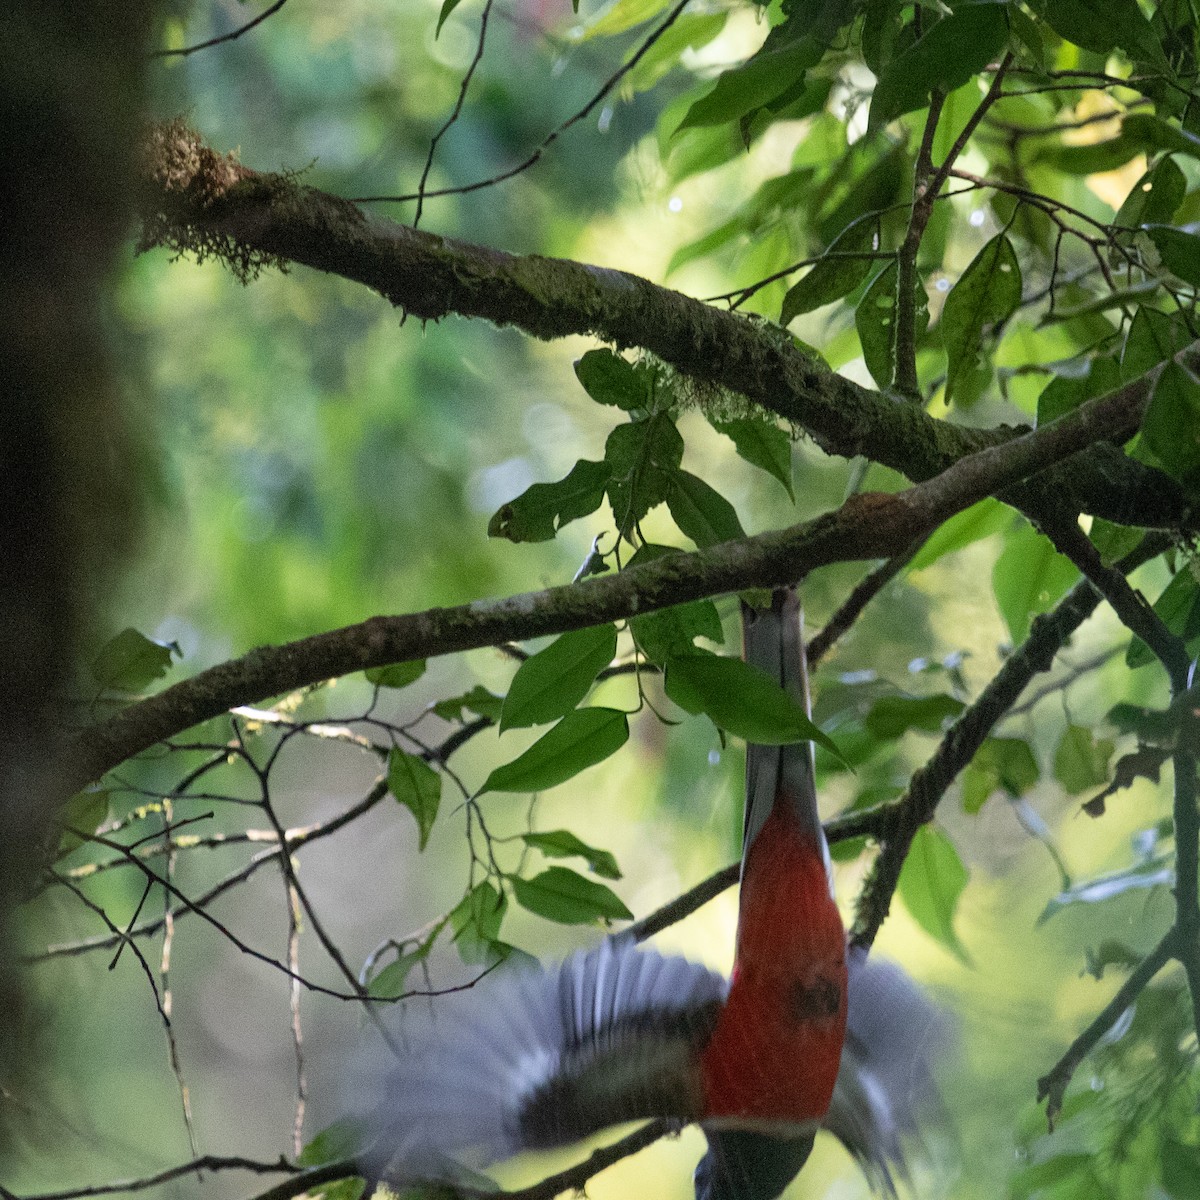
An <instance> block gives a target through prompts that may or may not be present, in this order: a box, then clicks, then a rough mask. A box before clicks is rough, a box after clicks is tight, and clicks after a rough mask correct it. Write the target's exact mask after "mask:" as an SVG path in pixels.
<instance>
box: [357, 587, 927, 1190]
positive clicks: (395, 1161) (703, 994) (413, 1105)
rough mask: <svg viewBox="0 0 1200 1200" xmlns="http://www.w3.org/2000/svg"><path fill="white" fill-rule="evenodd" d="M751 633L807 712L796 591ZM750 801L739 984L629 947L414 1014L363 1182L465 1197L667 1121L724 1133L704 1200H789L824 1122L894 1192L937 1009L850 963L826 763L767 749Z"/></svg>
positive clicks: (800, 746)
mask: <svg viewBox="0 0 1200 1200" xmlns="http://www.w3.org/2000/svg"><path fill="white" fill-rule="evenodd" d="M743 617H744V624H745V629H746V657H747V660H748V661H750V662H752V663H754V664H755V665H756V666H759V667H761V668H762V669H763V670H765V671H766V672H767V674H768V675H770V676H771V678H772V679H775V680H777V681H778V682H779V683H780V684H781V685H782V686H783V687H784V688H785V690H787V691H788V692H789V693H790V694H791V695H792V696H793V697H794V698H796V699H798V700H801V701H803V700H804V698H805V695H806V691H807V688H806V682H805V677H804V674H805V672H804V659H803V645H802V641H801V636H802V635H801V630H800V622H799V606H798V602H797V600H796V596H795V593H794V592H793V591H791V590H781V591H778V592H776V593H775V594H774V597H773V599H772V603H771V605H770V607H769V608H764V609H761V610H746V611H745V612H744V614H743ZM746 788H747V791H746V795H747V800H746V815H745V838H744V850H743V857H742V878H741V899H740V904H739V913H738V931H737V945H736V953H735V960H734V967H733V974H732V978H731V979H730V980H729V981H726V980H725V978H724V977H723V976H721V975H720V974H718V973H716V972H714V971H711V970H709V969H708V968H706V967H703V966H700V965H699V964H696V963H693V962H690V961H688V960H687V959H684V958H679V957H669V956H664V955H661V954H657V953H655V952H653V951H650V950H643V949H639V948H638V947H637V946H636V945H635V944H634V943H633V941H632V940H631V939H629V938H626V937H616V938H610V939H609V940H607V941H605V942H604V943H602V944H601V945H600V946H598V947H596V948H594V949H591V950H586V951H582V952H580V953H577V954H573V955H571V956H570V957H568V958H567V959H566V960H565V961H563V962H561V963H559V964H557V965H556V966H553V967H550V968H549V969H544V970H543V969H532V970H526V969H513V970H510V971H507V973H504V972H501V973H498V974H497V977H495V978H493V979H488V980H484V981H482V982H481V983H480V984H479V985H478V986H477V987H476V988H474V989H471V990H469V991H467V992H463V993H458V994H456V995H451V996H445V997H440V998H438V999H437V1000H436V1001H434V1002H432V1003H431V1004H429V1005H427V1006H423V1007H420V1008H418V1009H417V1010H415V1011H411V1012H409V1013H408V1014H406V1019H405V1021H404V1022H403V1023H402V1026H401V1030H402V1036H403V1039H404V1043H403V1045H402V1053H401V1054H399V1055H397V1054H394V1053H393V1052H392V1051H390V1050H385V1049H383V1048H382V1047H381V1048H380V1049H379V1051H378V1053H377V1058H376V1064H375V1069H374V1070H373V1071H370V1072H366V1074H367V1075H369V1076H370V1079H369V1081H365V1080H364V1079H362V1078H360V1079H358V1080H357V1081H356V1084H355V1087H356V1102H355V1104H354V1107H355V1109H356V1110H357V1111H358V1114H359V1116H358V1118H357V1119H358V1122H359V1124H360V1125H361V1127H362V1131H363V1133H364V1134H365V1140H364V1145H363V1148H362V1149H361V1150H360V1151H359V1154H358V1161H359V1164H360V1166H361V1167H362V1169H363V1170H364V1172H365V1173H367V1174H368V1175H369V1176H371V1177H373V1178H381V1179H385V1180H389V1181H392V1182H411V1181H417V1180H448V1181H453V1180H454V1179H455V1178H456V1177H459V1176H460V1174H461V1166H460V1164H468V1165H470V1166H472V1167H476V1166H482V1165H486V1164H488V1163H490V1162H494V1161H497V1160H499V1159H502V1158H505V1157H509V1156H511V1155H513V1154H516V1153H518V1152H519V1151H522V1150H527V1149H534V1148H548V1147H552V1146H561V1145H565V1144H568V1143H570V1142H574V1141H577V1140H579V1139H581V1138H583V1137H586V1136H588V1135H590V1134H592V1133H595V1132H596V1131H598V1130H600V1129H603V1128H605V1127H606V1126H610V1125H615V1124H618V1123H621V1122H625V1121H632V1120H638V1119H643V1118H653V1117H666V1118H670V1119H673V1120H676V1121H679V1122H680V1123H686V1122H692V1121H697V1122H700V1124H701V1125H702V1127H703V1128H704V1130H705V1132H706V1133H707V1134H708V1136H709V1141H710V1149H709V1152H708V1153H707V1154H706V1155H705V1157H704V1159H703V1160H702V1162H701V1164H700V1167H699V1168H698V1169H697V1174H696V1192H697V1197H698V1200H771V1198H772V1197H775V1196H777V1195H778V1194H779V1193H780V1192H781V1191H782V1189H783V1188H784V1187H785V1186H786V1185H787V1182H788V1181H789V1180H790V1179H791V1178H792V1176H794V1175H795V1174H796V1172H797V1171H798V1170H799V1169H800V1167H801V1166H802V1165H803V1163H804V1161H805V1160H806V1159H807V1157H808V1153H809V1151H810V1150H811V1147H812V1140H813V1137H814V1135H815V1133H816V1130H817V1128H818V1127H819V1126H820V1125H821V1124H822V1123H824V1124H825V1125H826V1126H827V1127H828V1128H830V1129H831V1130H832V1131H833V1132H834V1133H835V1134H837V1136H838V1137H840V1138H841V1139H842V1140H843V1141H844V1142H845V1143H846V1145H847V1146H848V1147H849V1148H850V1150H851V1152H852V1153H853V1154H854V1155H855V1156H856V1158H858V1159H859V1161H860V1162H861V1163H862V1164H863V1165H864V1169H865V1170H866V1171H867V1174H868V1176H869V1177H870V1178H871V1179H872V1181H873V1182H875V1183H876V1184H877V1185H879V1186H880V1187H881V1188H883V1189H884V1190H885V1191H894V1189H893V1187H892V1172H893V1170H894V1169H895V1168H899V1169H900V1171H901V1173H902V1171H903V1157H902V1146H901V1134H902V1133H903V1132H904V1131H905V1130H906V1129H907V1128H908V1121H907V1119H906V1117H905V1116H904V1115H903V1114H904V1113H905V1111H906V1107H905V1106H906V1103H907V1099H908V1097H909V1094H910V1091H911V1088H912V1085H913V1084H914V1082H922V1081H924V1080H927V1078H928V1076H927V1074H925V1071H924V1067H923V1065H922V1060H921V1059H920V1056H919V1053H914V1052H913V1050H912V1049H911V1047H912V1044H913V1043H912V1041H911V1034H912V1032H913V1030H914V1029H915V1028H916V1027H920V1026H927V1025H928V1024H929V1012H930V1009H929V1006H928V1004H927V1003H926V1002H925V1001H924V1000H923V999H921V998H920V996H919V994H918V993H917V991H916V989H915V987H914V986H913V985H912V984H911V983H909V982H908V981H907V978H906V977H905V976H904V975H903V973H902V972H900V971H898V969H896V968H891V967H888V966H887V965H886V964H877V963H867V962H866V960H865V959H863V958H861V957H853V956H850V955H849V954H848V951H847V945H846V935H845V931H844V929H843V926H842V921H841V917H840V916H839V914H838V910H837V907H836V905H835V904H834V901H833V895H832V887H831V874H830V868H829V853H828V848H827V845H826V842H825V836H824V833H823V831H822V828H821V824H820V820H819V817H818V814H817V804H816V790H815V786H814V776H813V763H812V750H811V745H810V744H809V743H807V742H803V743H796V744H794V745H788V746H782V747H780V746H751V747H749V749H748V753H747V774H746ZM848 990H849V997H850V998H849V1021H850V1032H849V1038H848V1039H847V1038H846V1025H847V1007H848V1005H847V993H848ZM835 1084H836V1087H835Z"/></svg>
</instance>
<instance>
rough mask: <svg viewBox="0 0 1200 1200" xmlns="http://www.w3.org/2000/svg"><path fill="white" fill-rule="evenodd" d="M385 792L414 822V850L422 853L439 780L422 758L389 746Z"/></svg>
mask: <svg viewBox="0 0 1200 1200" xmlns="http://www.w3.org/2000/svg"><path fill="white" fill-rule="evenodd" d="M388 791H389V792H391V793H392V795H393V796H395V797H396V799H397V800H399V801H400V803H401V804H403V805H404V807H405V808H407V809H408V810H409V812H411V813H412V815H413V816H414V817H415V818H416V821H417V835H418V842H417V849H418V850H424V849H425V843H426V842H428V841H429V831H430V830H431V829H432V828H433V823H434V821H436V820H437V814H438V806H439V805H440V804H441V801H442V777H441V775H439V774H438V773H437V771H435V770H434V769H433V768H432V767H431V766H430V765H429V764H428V763H427V762H426V761H425V760H424V759H423V758H418V757H417V756H416V755H415V754H407V753H406V752H405V751H403V750H399V749H397V748H396V747H394V746H393V747H392V749H391V751H390V752H389V754H388Z"/></svg>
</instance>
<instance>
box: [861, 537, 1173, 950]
mask: <svg viewBox="0 0 1200 1200" xmlns="http://www.w3.org/2000/svg"><path fill="white" fill-rule="evenodd" d="M1169 544H1170V541H1169V539H1168V538H1167V537H1165V536H1164V535H1147V536H1146V537H1145V538H1143V539H1142V543H1141V545H1140V546H1138V547H1137V548H1136V549H1134V550H1133V551H1131V552H1130V553H1129V554H1127V555H1126V556H1125V557H1124V558H1123V559H1122V560H1121V561H1120V562H1119V563H1118V564H1117V569H1118V570H1120V571H1122V572H1127V571H1132V570H1133V569H1134V568H1135V567H1138V566H1140V565H1141V564H1142V563H1144V562H1148V561H1149V560H1150V559H1151V558H1154V557H1156V556H1157V555H1158V554H1161V553H1162V551H1163V550H1164V549H1166V547H1167V546H1168V545H1169ZM1099 603H1100V594H1099V593H1098V592H1097V591H1096V589H1095V588H1094V587H1093V586H1092V584H1091V583H1089V582H1088V581H1087V580H1086V579H1083V580H1080V581H1079V583H1077V584H1076V585H1075V587H1074V588H1072V589H1071V591H1070V592H1069V593H1068V594H1067V596H1066V598H1065V599H1064V600H1062V601H1061V602H1060V603H1059V604H1058V606H1057V607H1056V608H1054V609H1053V610H1052V611H1050V612H1048V613H1042V614H1040V615H1039V616H1037V617H1035V618H1034V620H1033V624H1032V626H1031V627H1030V631H1029V636H1028V637H1027V638H1026V639H1025V642H1024V643H1023V644H1022V645H1021V647H1020V648H1019V649H1018V650H1016V651H1015V652H1014V653H1013V654H1012V655H1011V656H1010V657H1009V658H1008V659H1007V660H1006V661H1005V663H1004V665H1003V666H1002V667H1001V668H1000V670H999V672H998V673H997V674H996V675H995V676H994V677H993V678H992V680H991V681H990V682H989V683H988V685H987V686H986V687H985V688H984V689H983V691H982V692H981V693H980V694H979V696H978V697H977V699H976V700H975V701H974V703H972V704H971V705H969V706H968V707H967V708H966V709H964V710H963V711H962V713H960V714H959V716H958V718H957V720H955V722H954V724H953V725H951V726H950V728H949V729H948V730H947V731H946V733H945V735H944V736H943V738H942V740H941V742H940V743H939V744H938V747H937V749H936V750H935V751H934V752H933V754H932V755H931V756H930V757H929V759H928V761H927V762H926V763H925V765H924V766H922V767H921V768H920V769H919V770H918V771H917V772H916V773H915V774H914V775H913V777H912V779H911V780H910V782H909V785H908V789H907V791H906V792H905V793H904V795H903V796H902V797H901V798H900V800H899V801H897V802H896V805H895V807H894V809H893V813H894V822H895V823H894V824H893V825H892V826H891V827H890V828H889V829H888V830H887V831H886V834H885V837H884V846H883V849H882V851H881V852H880V854H879V857H878V858H877V859H876V860H875V863H874V865H873V866H872V868H871V872H870V874H869V875H868V876H867V879H866V882H865V883H864V884H863V889H862V892H861V893H860V894H859V898H858V902H857V906H856V908H857V911H856V915H855V919H854V926H853V929H852V930H851V941H852V942H853V943H854V944H855V945H858V946H864V947H868V946H870V945H871V944H872V943H873V942H874V940H875V935H876V934H877V933H878V932H879V928H880V926H881V925H882V924H883V922H884V920H885V918H886V917H887V914H888V909H889V908H890V906H891V900H892V895H893V894H894V892H895V890H896V885H897V884H898V883H899V881H900V870H901V868H902V867H903V865H904V860H905V858H906V857H907V856H908V850H909V847H910V846H911V845H912V839H913V838H914V837H915V836H916V832H917V830H918V829H920V827H921V826H922V825H924V824H925V823H926V822H928V821H931V820H932V819H933V815H934V813H935V812H936V811H937V806H938V804H939V803H940V802H941V799H942V797H943V796H944V795H945V794H946V790H947V789H948V788H949V787H950V785H951V783H953V782H954V780H955V778H956V777H957V776H958V774H959V772H960V771H961V770H962V769H963V768H964V767H965V766H966V765H967V763H969V762H970V761H971V759H972V758H973V757H974V755H975V753H976V751H978V749H979V747H980V746H981V745H983V742H984V739H985V738H987V736H988V735H989V734H990V733H991V731H992V729H993V728H994V727H995V725H996V723H997V722H998V721H999V720H1000V718H1001V717H1003V716H1004V715H1005V714H1006V713H1007V712H1008V710H1009V709H1010V708H1011V707H1012V706H1013V704H1014V703H1016V700H1017V698H1018V697H1019V696H1020V694H1021V693H1022V692H1023V691H1024V690H1025V687H1026V685H1027V684H1028V683H1029V681H1030V680H1031V679H1032V678H1033V677H1034V675H1036V674H1038V673H1039V672H1041V671H1045V670H1048V669H1049V668H1050V665H1051V664H1052V663H1053V661H1054V658H1055V655H1056V654H1057V653H1058V651H1059V650H1060V649H1061V647H1062V646H1063V644H1064V643H1065V642H1066V640H1067V639H1068V638H1069V637H1070V636H1071V634H1073V633H1074V632H1075V630H1076V629H1078V628H1079V626H1080V625H1082V624H1083V622H1084V621H1085V620H1086V619H1087V618H1088V617H1089V616H1091V614H1092V613H1093V612H1094V611H1095V610H1096V607H1097V605H1098V604H1099Z"/></svg>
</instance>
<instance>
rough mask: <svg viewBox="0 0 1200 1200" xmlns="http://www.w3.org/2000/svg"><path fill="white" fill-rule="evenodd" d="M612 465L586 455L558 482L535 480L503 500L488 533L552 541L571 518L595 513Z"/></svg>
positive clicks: (492, 535)
mask: <svg viewBox="0 0 1200 1200" xmlns="http://www.w3.org/2000/svg"><path fill="white" fill-rule="evenodd" d="M611 474H612V468H611V467H610V466H609V464H608V463H607V462H592V461H590V460H589V459H586V458H583V459H580V460H579V462H577V463H576V464H575V465H574V466H573V467H572V468H571V470H570V471H569V472H568V473H567V474H566V476H564V477H563V478H562V479H560V480H558V481H557V482H556V483H535V484H534V485H533V486H532V487H530V488H527V489H526V490H525V491H524V492H522V493H521V495H519V496H518V497H517V498H516V499H515V500H510V501H509V502H508V503H507V504H502V505H501V506H500V509H499V510H498V511H497V512H496V514H495V515H494V516H493V517H492V519H491V520H490V521H489V522H488V528H487V531H488V537H494V538H507V539H508V540H509V541H510V542H548V541H549V540H550V539H551V538H553V537H554V535H555V534H556V533H557V532H558V531H559V530H560V529H561V528H562V527H563V526H564V525H566V524H567V523H568V522H570V521H576V520H578V519H579V518H580V517H586V516H588V515H590V514H591V513H594V512H595V511H596V509H598V508H599V507H600V504H601V502H602V501H603V500H604V489H605V486H606V485H607V484H608V480H609V476H610V475H611Z"/></svg>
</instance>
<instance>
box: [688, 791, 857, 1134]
mask: <svg viewBox="0 0 1200 1200" xmlns="http://www.w3.org/2000/svg"><path fill="white" fill-rule="evenodd" d="M773 825H774V826H775V828H772V826H773ZM845 1032H846V934H845V930H844V928H843V926H842V921H841V916H840V915H839V913H838V910H837V906H836V905H835V904H834V902H833V899H832V897H831V896H830V893H829V882H828V878H827V876H826V873H825V865H824V861H823V858H822V855H821V852H820V849H819V848H818V847H817V846H815V845H813V844H812V842H811V840H809V839H805V838H803V837H802V835H800V834H799V833H798V832H797V831H796V830H795V829H794V827H793V826H792V825H791V823H790V822H788V821H786V820H785V819H783V818H781V817H780V816H779V814H778V813H775V814H772V816H771V817H770V818H769V819H768V821H767V824H766V825H765V826H764V827H763V829H762V831H761V833H760V835H759V837H758V838H757V839H756V843H755V847H754V849H753V850H752V852H751V858H750V861H749V863H748V864H747V869H746V872H745V881H744V883H743V894H742V902H741V919H740V921H739V928H738V949H737V961H736V964H735V967H734V975H733V982H732V984H731V986H730V990H729V999H728V1002H727V1003H726V1005H725V1007H724V1009H723V1010H722V1013H721V1017H720V1020H719V1021H718V1023H717V1027H716V1029H715V1031H714V1032H713V1036H712V1039H711V1041H710V1042H709V1044H708V1046H707V1047H706V1048H705V1051H704V1056H703V1060H702V1072H703V1080H704V1096H705V1110H706V1112H705V1115H706V1116H707V1117H708V1118H709V1119H719V1118H724V1119H726V1120H729V1121H736V1122H748V1123H763V1124H768V1123H769V1124H772V1125H776V1124H779V1123H786V1124H792V1125H803V1124H808V1123H811V1122H813V1121H818V1120H820V1119H821V1118H822V1117H823V1116H824V1115H825V1112H826V1110H827V1109H828V1107H829V1100H830V1097H831V1096H832V1095H833V1085H834V1083H835V1081H836V1080H837V1073H838V1065H839V1063H840V1061H841V1054H842V1042H843V1040H844V1038H845Z"/></svg>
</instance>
